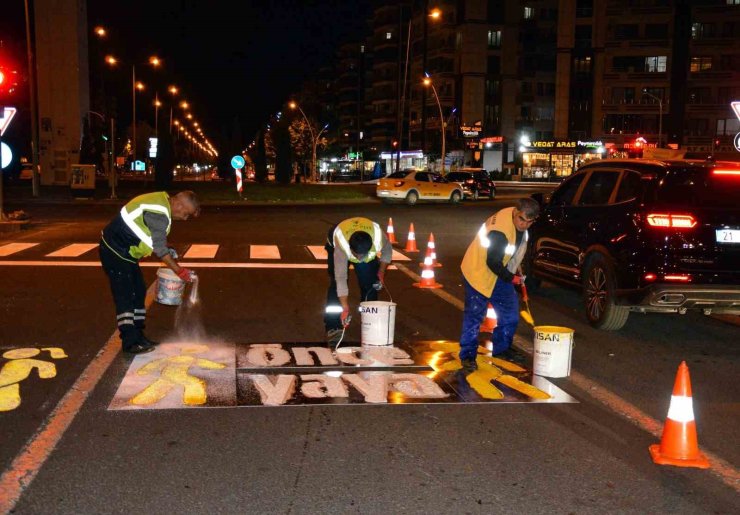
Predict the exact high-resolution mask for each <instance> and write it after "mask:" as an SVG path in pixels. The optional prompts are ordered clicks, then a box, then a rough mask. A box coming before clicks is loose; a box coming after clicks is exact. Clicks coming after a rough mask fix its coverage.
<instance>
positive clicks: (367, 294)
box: [324, 229, 380, 331]
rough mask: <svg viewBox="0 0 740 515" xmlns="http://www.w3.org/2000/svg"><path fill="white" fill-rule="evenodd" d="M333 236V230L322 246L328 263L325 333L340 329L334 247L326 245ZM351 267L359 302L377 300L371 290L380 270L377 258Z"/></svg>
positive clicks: (339, 306)
mask: <svg viewBox="0 0 740 515" xmlns="http://www.w3.org/2000/svg"><path fill="white" fill-rule="evenodd" d="M333 235H334V230H333V229H332V230H331V231H330V232H329V239H328V240H327V243H326V245H324V248H325V249H326V259H327V260H328V263H329V289H328V290H327V292H326V309H325V310H324V327H325V328H326V330H327V331H329V330H330V329H341V328H342V305H341V304H340V303H339V297H338V296H337V281H336V279H335V278H334V245H331V244H330V243H328V242H329V241H332V236H333ZM352 265H353V266H354V268H355V274H356V275H357V282H358V283H359V285H360V301H361V302H364V301H366V300H378V292H377V290H376V289H375V288H373V284H375V283H376V282H377V280H378V270H379V269H380V261H379V260H378V258H375V259H373V260H372V261H369V262H367V263H352ZM350 314H351V313H350Z"/></svg>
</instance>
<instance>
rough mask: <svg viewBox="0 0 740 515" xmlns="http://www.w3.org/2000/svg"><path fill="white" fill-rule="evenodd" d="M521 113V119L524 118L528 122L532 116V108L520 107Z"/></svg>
mask: <svg viewBox="0 0 740 515" xmlns="http://www.w3.org/2000/svg"><path fill="white" fill-rule="evenodd" d="M521 113H522V118H524V119H525V120H529V118H530V117H531V116H532V107H531V106H522V109H521Z"/></svg>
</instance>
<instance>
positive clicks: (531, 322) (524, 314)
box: [519, 268, 534, 327]
mask: <svg viewBox="0 0 740 515" xmlns="http://www.w3.org/2000/svg"><path fill="white" fill-rule="evenodd" d="M519 277H521V278H522V283H521V288H522V300H523V301H524V305H525V306H526V307H527V309H526V311H525V310H521V311H520V312H519V315H521V317H522V318H523V319H524V321H525V322H527V323H528V324H529V325H531V326H532V327H534V318H533V317H532V310H531V309H529V295H527V287H526V286H525V285H524V275H522V269H521V268H520V269H519Z"/></svg>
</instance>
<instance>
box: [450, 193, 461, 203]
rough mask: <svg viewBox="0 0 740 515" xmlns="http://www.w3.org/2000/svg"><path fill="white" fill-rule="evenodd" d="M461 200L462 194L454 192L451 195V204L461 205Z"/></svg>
mask: <svg viewBox="0 0 740 515" xmlns="http://www.w3.org/2000/svg"><path fill="white" fill-rule="evenodd" d="M461 198H462V193H460V192H459V191H458V190H455V191H453V192H452V195H450V204H459V203H460V199H461Z"/></svg>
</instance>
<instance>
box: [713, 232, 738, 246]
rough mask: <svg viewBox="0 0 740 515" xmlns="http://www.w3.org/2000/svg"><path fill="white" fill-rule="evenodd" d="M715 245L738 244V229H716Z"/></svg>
mask: <svg viewBox="0 0 740 515" xmlns="http://www.w3.org/2000/svg"><path fill="white" fill-rule="evenodd" d="M717 243H740V229H717Z"/></svg>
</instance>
